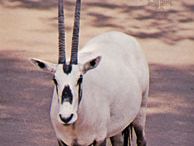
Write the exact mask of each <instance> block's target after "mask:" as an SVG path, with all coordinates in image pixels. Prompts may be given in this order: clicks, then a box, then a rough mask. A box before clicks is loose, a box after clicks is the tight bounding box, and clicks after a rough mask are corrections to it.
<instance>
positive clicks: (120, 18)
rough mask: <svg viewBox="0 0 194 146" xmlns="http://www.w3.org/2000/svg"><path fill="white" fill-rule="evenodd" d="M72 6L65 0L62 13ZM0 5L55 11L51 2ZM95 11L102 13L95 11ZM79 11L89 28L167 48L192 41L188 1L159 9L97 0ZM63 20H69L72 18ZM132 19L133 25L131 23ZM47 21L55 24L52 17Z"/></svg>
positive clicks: (17, 0)
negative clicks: (152, 40)
mask: <svg viewBox="0 0 194 146" xmlns="http://www.w3.org/2000/svg"><path fill="white" fill-rule="evenodd" d="M74 3H75V2H74V1H70V0H66V1H65V10H66V11H68V12H73V10H74V5H75V4H74ZM177 3H178V5H176V4H177ZM0 4H1V5H2V6H4V7H7V8H10V9H13V8H15V9H22V8H28V9H39V10H48V11H49V10H50V9H56V8H57V1H54V0H36V1H34V0H0ZM98 8H101V9H102V11H95V9H98ZM91 10H92V11H91ZM111 11H112V13H113V12H117V13H116V14H117V15H111ZM82 12H83V13H84V15H85V16H83V18H82V19H86V18H87V19H91V20H90V21H89V25H91V26H93V27H98V28H102V27H109V28H112V29H113V30H119V31H123V32H127V33H128V34H131V35H133V36H135V37H138V38H141V39H149V38H156V39H160V40H162V41H163V42H165V43H167V44H171V45H174V44H175V43H176V42H177V41H181V40H185V39H190V40H194V36H193V33H192V32H193V31H194V28H193V27H188V26H189V25H190V26H192V25H193V23H194V18H193V15H194V3H192V2H190V1H189V0H183V1H181V2H176V3H175V2H174V1H172V0H170V1H169V2H167V3H166V4H163V7H159V6H158V5H157V3H153V2H149V1H148V2H147V3H146V4H142V5H131V4H128V3H127V2H121V3H112V2H108V1H104V2H103V3H102V2H101V1H99V0H96V1H89V0H85V1H83V8H82ZM104 12H106V13H104ZM124 16H126V17H124ZM67 17H72V15H71V16H67ZM134 20H135V23H131V22H133V21H134ZM48 21H56V17H55V18H54V19H52V18H51V19H48ZM115 22H116V23H115ZM52 24H53V23H52ZM87 25H88V24H87ZM53 27H56V25H53Z"/></svg>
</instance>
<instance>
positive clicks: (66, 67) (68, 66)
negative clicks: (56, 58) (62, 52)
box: [63, 64, 72, 74]
mask: <svg viewBox="0 0 194 146" xmlns="http://www.w3.org/2000/svg"><path fill="white" fill-rule="evenodd" d="M63 71H64V73H66V74H69V73H71V71H72V65H71V64H63Z"/></svg>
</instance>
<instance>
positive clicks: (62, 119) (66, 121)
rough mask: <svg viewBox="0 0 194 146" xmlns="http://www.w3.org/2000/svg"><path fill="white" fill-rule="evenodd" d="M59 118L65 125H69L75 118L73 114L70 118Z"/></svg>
mask: <svg viewBox="0 0 194 146" xmlns="http://www.w3.org/2000/svg"><path fill="white" fill-rule="evenodd" d="M59 118H60V119H61V121H62V122H64V123H65V124H68V123H69V121H71V119H72V118H73V114H71V115H70V116H69V117H63V116H62V115H61V114H59Z"/></svg>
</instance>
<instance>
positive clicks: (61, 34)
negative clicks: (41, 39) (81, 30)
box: [58, 0, 66, 64]
mask: <svg viewBox="0 0 194 146" xmlns="http://www.w3.org/2000/svg"><path fill="white" fill-rule="evenodd" d="M58 32H59V60H58V63H59V64H65V63H66V57H65V25H64V0H58Z"/></svg>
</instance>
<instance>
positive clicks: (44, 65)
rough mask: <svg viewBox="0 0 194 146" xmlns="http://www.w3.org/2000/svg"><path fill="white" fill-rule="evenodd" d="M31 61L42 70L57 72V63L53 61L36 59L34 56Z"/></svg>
mask: <svg viewBox="0 0 194 146" xmlns="http://www.w3.org/2000/svg"><path fill="white" fill-rule="evenodd" d="M30 61H31V62H32V64H34V65H35V66H37V67H39V68H40V69H42V70H45V71H48V72H51V73H55V72H56V67H57V65H56V64H53V63H49V62H46V61H43V60H40V59H36V58H32V59H30Z"/></svg>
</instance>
